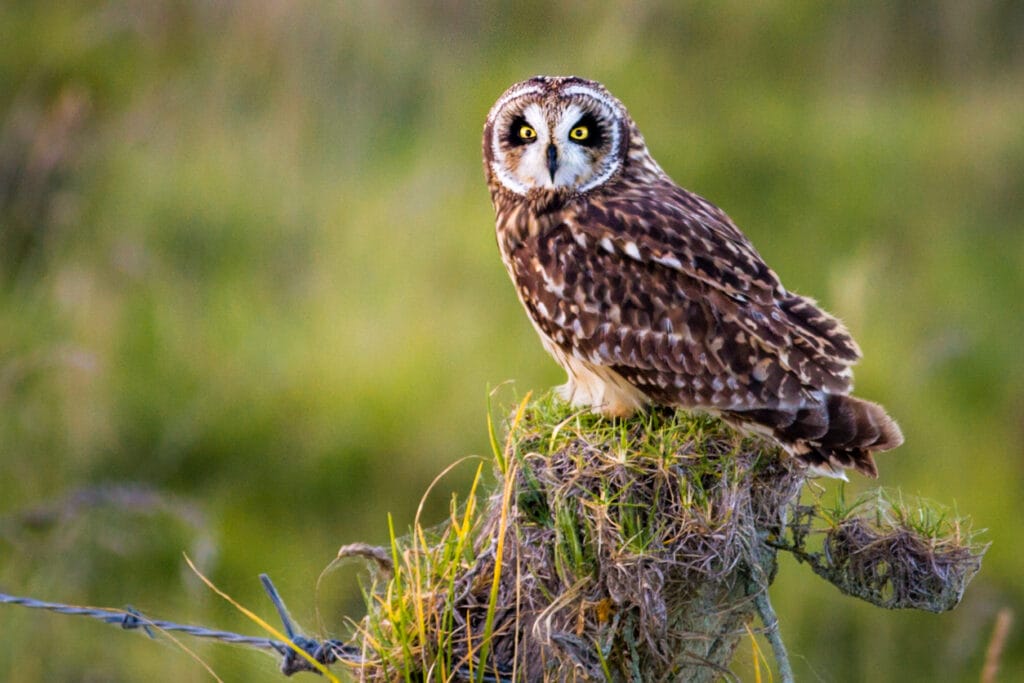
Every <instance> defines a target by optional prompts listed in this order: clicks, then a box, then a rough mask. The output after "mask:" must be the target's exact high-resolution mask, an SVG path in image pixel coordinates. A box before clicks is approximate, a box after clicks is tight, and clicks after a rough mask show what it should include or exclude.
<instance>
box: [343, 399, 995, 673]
mask: <svg viewBox="0 0 1024 683" xmlns="http://www.w3.org/2000/svg"><path fill="white" fill-rule="evenodd" d="M506 428H507V437H506V441H505V445H504V446H503V447H497V439H494V441H495V445H496V450H495V456H496V471H497V478H498V481H497V486H496V487H495V489H494V493H493V494H492V495H490V496H489V497H486V498H485V497H483V496H481V494H480V493H479V488H478V484H474V487H473V490H472V491H471V492H470V494H469V496H468V498H467V499H466V500H465V501H464V502H463V503H462V505H461V506H459V505H455V504H454V502H453V505H452V509H451V518H450V520H449V521H448V523H446V524H444V525H442V526H441V527H440V528H438V529H435V530H434V531H432V532H428V531H426V530H424V529H423V528H422V527H420V526H419V525H418V524H417V525H416V526H415V528H414V529H413V531H412V533H411V534H410V535H409V536H408V537H406V538H403V539H400V540H398V539H396V540H394V541H393V543H392V547H391V549H390V553H384V552H382V551H381V550H380V549H376V550H375V549H372V548H367V547H366V546H353V547H351V548H348V549H343V550H342V553H341V554H342V555H343V556H366V557H368V558H372V559H374V561H375V566H376V567H377V568H378V569H377V572H376V576H377V579H376V581H375V583H374V585H373V586H372V588H371V590H370V591H369V592H368V597H369V600H368V605H369V609H368V613H367V615H366V617H365V618H363V620H362V621H360V622H359V623H358V628H357V632H356V639H357V640H358V641H360V642H361V643H362V647H363V650H364V652H363V656H364V663H363V665H362V666H360V667H359V668H358V669H357V670H356V671H355V673H356V675H357V677H359V678H361V679H365V680H431V681H435V680H437V681H443V680H478V681H482V680H489V681H496V680H502V681H504V680H524V681H541V680H551V681H562V680H597V681H600V680H607V681H679V680H685V681H712V680H718V679H720V678H722V677H723V676H725V677H726V678H729V673H728V672H729V666H730V663H731V661H732V658H733V653H734V651H735V649H736V647H737V645H738V644H739V643H740V642H741V641H742V640H743V639H744V638H746V637H748V635H747V634H748V633H749V631H748V628H749V627H751V626H752V625H753V626H754V627H755V628H758V626H756V625H755V618H756V617H758V619H757V623H759V624H760V626H759V627H760V628H762V629H763V632H764V633H765V635H766V637H767V639H768V641H769V642H770V643H771V645H772V649H773V651H774V652H775V655H776V662H777V666H778V669H779V673H780V675H781V677H782V679H783V680H792V673H791V671H790V668H789V664H788V660H787V657H786V654H785V648H784V647H783V645H782V640H781V637H780V636H779V630H778V623H777V620H776V618H775V615H774V613H773V611H772V609H771V604H770V602H769V601H768V593H767V591H768V587H769V585H770V584H771V583H772V580H773V579H774V577H775V572H776V569H777V564H776V556H777V553H778V552H779V551H780V550H781V551H788V552H792V553H793V554H794V555H795V556H796V557H797V558H798V559H800V560H802V561H804V562H807V563H809V564H810V566H811V567H812V569H813V570H814V571H815V573H817V574H818V575H819V576H821V577H823V578H825V579H826V580H828V581H830V582H832V583H833V584H835V585H837V586H838V587H839V588H840V589H841V590H843V591H844V592H846V593H849V594H850V595H854V596H857V597H860V598H863V599H865V600H868V601H871V602H873V603H875V604H878V605H880V606H883V607H890V608H895V607H913V608H918V609H927V610H932V611H942V610H946V609H951V608H952V607H954V606H955V605H956V604H957V602H959V600H960V597H961V596H962V594H963V590H964V587H965V586H966V583H967V582H968V581H969V579H970V578H971V576H973V574H974V573H975V572H976V571H977V570H978V568H979V566H980V562H981V555H982V553H983V551H984V548H983V547H982V546H979V545H978V544H976V543H973V542H972V538H971V534H970V532H969V530H968V529H966V528H965V527H964V525H963V522H962V521H961V520H959V519H956V518H954V517H949V516H941V515H938V514H937V513H935V512H932V511H931V510H930V509H929V508H927V507H925V506H923V505H919V504H916V503H915V504H913V505H908V504H906V503H904V502H903V501H902V500H893V499H892V498H891V497H889V498H887V497H886V496H884V495H882V494H878V495H874V496H872V497H870V498H864V499H861V500H859V501H857V502H856V503H855V504H851V505H846V504H845V503H842V502H841V503H840V504H838V505H836V506H832V507H831V508H828V509H826V508H825V507H824V506H823V505H822V504H821V502H820V501H818V500H816V499H815V500H814V501H813V502H812V503H811V504H801V501H800V498H801V496H800V494H801V491H802V490H803V488H804V484H805V479H804V471H803V470H802V469H801V468H800V467H799V466H797V465H795V464H794V463H793V462H792V461H791V460H789V459H787V458H785V457H784V456H783V455H782V454H781V453H780V451H779V450H778V449H777V448H775V447H774V446H772V445H770V444H768V443H767V442H765V441H762V440H759V439H754V438H742V437H740V436H738V435H737V434H735V433H734V432H733V431H732V430H731V429H729V428H728V427H726V426H725V425H723V424H722V423H721V422H719V421H717V420H714V419H711V418H706V417H693V416H689V415H684V414H667V413H655V414H648V415H645V416H641V417H638V418H635V419H632V420H627V421H606V420H601V419H598V418H595V417H592V416H589V415H583V414H578V413H572V412H570V410H569V409H568V408H567V407H565V406H563V405H561V404H559V403H557V402H554V401H552V400H551V399H541V400H539V401H536V402H533V403H528V402H526V401H524V402H523V404H521V405H520V407H519V409H518V411H516V413H515V415H514V416H513V417H512V419H511V420H510V421H509V424H508V425H507V426H506ZM477 482H479V476H478V478H477ZM812 498H813V496H812Z"/></svg>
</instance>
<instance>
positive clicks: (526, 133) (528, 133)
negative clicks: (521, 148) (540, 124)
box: [519, 126, 537, 140]
mask: <svg viewBox="0 0 1024 683" xmlns="http://www.w3.org/2000/svg"><path fill="white" fill-rule="evenodd" d="M519 137H520V138H521V139H523V140H533V139H534V138H535V137H537V131H535V130H534V129H533V127H532V126H520V127H519Z"/></svg>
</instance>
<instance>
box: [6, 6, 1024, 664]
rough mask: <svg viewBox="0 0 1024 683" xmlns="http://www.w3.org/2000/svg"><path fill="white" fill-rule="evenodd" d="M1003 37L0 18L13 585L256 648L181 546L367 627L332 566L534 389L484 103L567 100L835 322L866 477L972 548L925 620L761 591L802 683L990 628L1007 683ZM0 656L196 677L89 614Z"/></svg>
mask: <svg viewBox="0 0 1024 683" xmlns="http://www.w3.org/2000/svg"><path fill="white" fill-rule="evenodd" d="M1022 36H1024V5H1022V4H1021V3H1018V2H1013V1H1012V0H1006V1H995V0H990V1H978V2H970V3H968V2H960V1H959V0H940V1H937V2H931V3H918V2H910V1H902V0H901V1H897V2H891V1H883V0H869V1H866V2H845V3H819V2H814V1H811V0H796V1H790V2H764V3H749V2H746V1H741V0H725V1H723V2H716V3H704V2H700V3H675V2H651V3H639V2H638V3H623V4H621V5H619V6H617V7H612V6H598V5H595V4H593V3H585V2H578V3H577V2H572V3H563V4H556V3H551V2H525V3H516V4H514V5H513V4H509V3H471V2H462V1H457V0H448V1H447V2H437V3H419V2H399V1H398V0H392V1H383V2H381V1H377V0H338V1H336V2H304V3H293V2H287V1H285V0H276V1H270V2H260V3H246V2H223V1H213V0H137V1H127V0H121V1H107V2H102V1H96V2H63V1H57V0H40V1H35V0H6V1H5V2H3V3H0V591H6V592H9V593H17V594H28V595H34V596H37V597H41V598H46V599H51V600H61V601H68V602H75V603H79V604H99V605H112V606H123V605H126V604H131V605H133V606H135V607H136V608H139V609H140V610H142V611H143V612H145V613H146V614H148V615H150V616H156V617H163V618H167V619H173V620H182V621H191V622H199V623H203V624H206V625H210V626H219V627H223V628H228V629H234V630H241V631H243V632H248V633H254V632H256V628H255V626H254V625H252V624H250V623H249V622H247V621H246V620H245V619H244V617H242V616H241V615H239V614H238V613H237V612H236V611H235V610H234V609H233V608H232V607H230V606H229V605H227V604H226V603H224V602H223V601H222V600H220V599H219V598H217V597H216V596H213V595H212V594H211V593H210V592H209V591H208V590H207V589H206V588H205V587H203V586H202V585H201V584H200V583H199V582H198V581H197V580H196V578H195V577H194V576H193V575H191V573H190V572H189V571H188V570H187V568H186V566H185V563H184V560H183V557H182V553H183V552H187V553H188V554H189V555H190V556H191V557H193V558H194V559H195V561H196V562H197V564H198V565H199V566H200V567H201V568H202V569H203V571H204V572H206V573H207V574H208V575H209V576H210V577H211V578H212V579H213V580H214V581H216V582H217V583H218V585H220V586H221V587H222V588H224V589H225V590H227V591H228V592H230V593H231V594H232V595H234V596H235V597H236V598H238V599H239V600H241V601H242V602H244V603H246V604H248V605H250V606H252V607H255V608H257V609H258V610H259V611H260V612H261V613H262V614H264V615H265V616H268V617H271V616H272V615H273V613H272V611H271V609H270V607H269V605H268V604H267V603H266V601H265V600H264V599H263V597H262V593H261V591H260V587H259V584H258V581H257V579H256V576H257V574H258V573H260V572H268V573H269V574H270V575H271V576H272V577H273V578H274V579H275V581H276V583H277V585H278V587H279V589H280V590H281V591H282V593H283V594H284V596H285V598H286V599H287V601H288V603H289V605H290V607H291V609H292V611H293V612H294V614H295V616H296V617H297V618H298V620H299V621H300V623H302V625H303V626H304V627H305V628H306V629H307V630H309V631H310V632H313V633H315V634H320V635H332V636H339V635H344V634H345V633H346V622H345V618H344V617H345V615H349V616H351V617H355V618H358V617H359V616H360V615H361V613H362V609H363V607H362V600H361V598H360V595H359V591H358V584H357V578H358V577H357V574H358V572H357V571H356V569H355V568H352V567H342V568H340V569H337V570H333V571H327V572H324V570H325V568H327V567H328V565H330V563H331V560H332V558H333V557H334V553H335V551H336V549H337V548H338V546H340V545H342V544H345V543H350V542H354V541H367V542H371V543H385V542H386V541H387V528H388V527H387V523H388V522H387V520H388V514H390V515H391V516H392V518H393V519H394V521H395V526H396V528H398V529H399V531H401V530H403V529H406V528H408V525H409V524H410V523H411V522H412V520H413V516H414V514H415V512H416V508H417V505H418V504H419V501H420V497H421V495H422V493H423V491H424V490H425V489H426V488H427V486H428V485H429V484H430V482H431V481H432V480H433V479H434V478H435V476H436V475H438V474H439V473H440V472H441V470H442V469H443V468H445V467H446V466H447V465H449V464H450V463H452V462H455V461H456V460H458V459H459V458H462V457H464V456H467V455H474V454H477V455H481V454H484V455H485V454H486V453H487V452H488V445H487V433H486V426H485V424H486V415H487V410H488V408H487V404H488V399H487V396H488V388H489V387H492V388H493V387H495V386H498V385H501V384H502V383H504V382H506V381H508V380H513V381H514V386H512V387H511V388H510V387H509V386H504V387H503V388H502V389H501V390H500V391H499V392H498V397H497V398H496V399H495V400H496V401H497V402H498V404H499V405H500V404H501V403H502V402H505V403H506V404H509V403H511V401H512V400H513V399H514V396H515V395H522V394H523V393H525V392H526V391H527V390H531V389H533V390H543V389H545V388H546V387H549V386H550V385H552V384H555V383H558V382H560V381H561V377H560V373H559V371H558V370H557V368H556V366H555V364H554V363H553V362H552V361H551V360H550V359H548V358H547V357H546V356H545V355H544V353H543V351H542V350H541V347H540V344H539V343H538V341H537V339H536V338H535V334H534V332H533V330H532V329H531V327H530V325H529V323H528V322H527V319H526V317H525V315H524V314H523V312H522V311H521V309H520V305H519V303H518V302H517V301H516V299H515V295H514V293H513V290H512V288H511V286H510V285H509V283H508V282H507V280H506V275H505V272H504V269H503V268H502V266H501V262H500V259H499V257H498V253H497V249H496V247H495V244H494V237H493V216H492V210H491V207H490V203H489V201H488V196H487V192H486V188H485V186H484V181H483V178H482V171H481V161H480V142H479V139H480V133H481V128H482V125H483V120H484V117H485V115H486V113H487V110H488V108H489V107H490V105H491V104H492V102H493V101H494V100H495V99H496V98H497V96H498V95H499V94H500V93H501V92H502V91H503V90H504V89H505V88H506V87H507V86H508V85H510V84H511V83H513V82H515V81H518V80H521V79H523V78H526V77H528V76H531V75H534V74H536V73H549V74H568V73H573V74H578V75H582V76H587V77H590V78H595V79H598V80H600V81H602V82H604V83H605V84H606V85H607V86H608V87H609V88H610V89H611V90H612V91H613V92H614V93H615V94H617V95H618V96H619V97H620V99H622V100H623V101H624V102H625V103H626V104H627V106H628V107H629V108H630V111H631V112H632V114H633V115H634V118H635V119H636V120H637V122H638V123H639V125H640V127H641V129H642V130H643V131H644V133H645V136H646V138H647V140H648V143H649V144H650V146H651V148H652V151H653V153H654V155H655V157H656V158H657V159H658V160H659V162H660V163H661V164H662V166H664V168H665V169H666V170H667V171H668V172H669V173H670V174H671V175H672V176H673V177H674V178H675V179H676V180H677V181H678V182H680V183H681V184H683V185H685V186H687V187H689V188H691V189H694V190H696V191H698V192H700V193H701V194H703V195H705V196H707V197H708V198H710V199H711V200H712V201H715V202H716V203H718V204H719V205H721V206H723V207H724V208H725V209H726V210H727V211H729V213H730V214H731V215H732V216H733V218H734V219H735V220H736V221H737V222H738V224H739V225H740V226H741V227H742V228H743V229H744V230H745V231H746V232H747V234H748V235H750V237H751V238H752V239H753V241H754V243H755V244H756V245H757V246H758V248H759V250H760V251H761V253H762V254H763V255H764V257H765V258H766V260H767V261H768V262H769V263H770V264H771V265H772V266H773V267H774V268H775V269H776V270H777V271H778V272H779V273H780V275H781V276H782V278H783V280H784V281H785V283H786V284H787V286H788V287H790V288H791V289H794V290H796V291H799V292H802V293H806V294H811V295H814V296H816V297H817V298H818V299H819V300H820V301H821V302H822V303H823V304H824V305H825V306H826V307H827V308H828V309H829V310H831V311H833V312H835V313H836V314H838V315H840V316H841V317H843V318H844V319H845V320H846V321H847V323H848V324H849V326H850V328H851V329H852V331H853V332H854V334H855V336H856V337H857V339H858V340H859V341H860V343H861V345H862V347H863V349H864V352H865V359H864V361H863V362H862V363H861V365H860V366H859V368H858V373H857V380H858V393H859V394H861V395H863V396H865V397H868V398H872V399H875V400H878V401H881V402H882V403H884V404H885V405H886V406H887V407H888V408H889V409H890V411H891V412H892V414H893V415H895V416H897V417H898V419H899V420H900V422H901V424H902V426H903V429H904V431H905V433H906V437H907V444H906V446H904V447H903V448H901V449H900V450H899V451H897V452H895V453H892V454H888V455H884V456H882V457H881V458H880V466H881V471H882V476H881V483H882V484H885V485H887V486H893V487H897V486H898V487H901V488H902V490H904V491H905V492H908V493H911V494H919V495H923V496H925V497H928V498H931V499H935V500H937V501H940V502H944V503H947V504H950V505H955V506H956V508H957V509H958V510H959V512H960V513H963V514H969V515H971V516H972V517H973V519H974V524H975V527H976V528H984V529H987V532H986V533H985V535H984V536H983V538H985V539H986V540H988V541H991V542H992V548H991V550H990V552H989V553H988V555H987V557H986V559H985V564H984V567H983V569H982V572H981V573H980V575H979V576H978V577H977V579H976V580H975V582H974V583H973V584H972V585H971V586H970V588H969V590H968V593H967V595H966V598H965V599H964V601H963V603H962V605H961V606H960V607H959V608H958V609H957V610H956V611H954V612H952V613H948V614H944V615H939V616H936V615H928V614H915V613H897V612H883V611H881V610H878V609H876V608H873V607H870V606H868V605H866V604H862V603H860V602H858V601H856V600H853V599H851V598H846V597H843V596H841V595H839V594H838V593H837V592H836V590H835V589H834V588H832V587H831V586H829V585H827V584H825V583H824V582H822V581H819V580H818V579H817V578H816V577H814V576H813V575H812V574H811V573H810V571H809V570H808V569H807V568H806V567H802V566H799V565H796V564H795V563H793V562H784V563H783V565H782V567H781V571H780V576H779V578H778V581H777V584H776V586H775V587H774V588H773V596H774V600H775V604H776V607H777V609H778V612H779V615H780V618H781V622H782V631H783V635H784V637H785V639H786V640H787V644H788V645H789V648H790V651H791V655H792V656H793V658H794V665H795V668H796V673H797V678H798V680H801V681H837V682H839V681H868V680H871V681H897V680H898V681H934V680H942V681H974V680H977V679H978V677H979V675H980V672H981V669H982V662H983V659H984V651H985V648H986V644H987V643H988V641H989V639H990V636H991V632H992V628H993V624H994V622H995V618H996V614H997V613H998V612H999V611H1000V610H1001V609H1010V610H1013V611H1014V613H1015V615H1016V621H1017V625H1016V627H1015V628H1014V629H1013V630H1011V632H1010V637H1009V640H1008V641H1007V643H1006V650H1005V652H1004V655H1003V678H1002V680H1006V681H1011V680H1024V638H1022V635H1021V634H1022V633H1024V581H1022V578H1021V577H1022V576H1024V550H1022V549H1021V544H1022V538H1024V522H1022V514H1021V510H1022V502H1024V501H1022V498H1024V362H1022V360H1021V357H1022V356H1021V354H1022V351H1021V345H1022V340H1024V304H1022V298H1024V40H1022ZM499 412H500V411H499ZM473 469H474V463H473V462H472V461H470V462H467V463H464V464H462V465H460V466H458V467H456V468H455V469H454V470H453V472H452V473H451V474H449V475H448V476H446V477H445V478H444V479H442V480H441V482H440V483H439V484H438V486H437V487H436V489H435V492H434V493H433V494H432V495H431V496H430V498H429V499H428V500H427V501H426V503H425V507H424V512H423V517H424V522H426V523H436V522H439V521H441V520H442V519H443V518H444V516H445V510H446V508H447V505H448V498H449V496H450V495H451V493H452V492H456V491H461V492H465V490H466V489H467V487H468V482H469V479H470V476H471V474H472V471H473ZM867 485H868V484H867V483H866V482H864V481H860V480H858V481H855V482H853V483H852V484H851V486H850V487H849V488H848V490H847V495H848V496H850V495H852V494H854V493H856V491H858V490H860V489H863V488H865V487H866V486H867ZM322 572H324V573H323V574H321V573H322ZM0 634H2V635H0V679H2V680H5V681H11V682H28V681H41V680H48V681H138V680H151V681H206V680H212V678H211V677H210V675H209V674H208V673H207V672H206V671H205V670H204V669H203V668H202V667H201V666H200V665H199V664H198V663H196V661H194V660H193V659H192V658H191V657H190V656H189V655H188V654H187V653H185V652H184V651H182V650H181V649H180V648H179V647H177V646H176V645H174V644H173V643H170V642H169V641H167V640H166V639H163V640H161V641H158V642H154V641H150V640H148V639H146V638H145V637H144V636H141V635H139V634H131V633H121V632H118V631H117V630H115V629H112V628H111V627H109V626H104V625H101V624H96V623H92V622H87V623H83V621H80V620H73V619H71V618H68V617H60V616H55V615H50V614H44V613H38V612H27V611H25V610H22V609H20V608H16V607H0ZM186 644H187V645H188V646H189V647H191V648H193V650H194V652H195V654H196V655H198V656H199V657H201V658H202V659H203V660H204V661H205V662H206V663H207V664H209V665H210V666H211V667H212V668H213V669H214V670H215V671H216V672H217V673H218V674H219V675H220V676H221V677H222V678H223V679H224V680H226V681H242V680H245V681H272V680H280V675H279V674H278V672H277V668H276V663H275V661H274V660H273V659H272V658H270V657H269V656H266V655H260V654H255V653H253V652H251V651H249V650H244V649H239V648H233V647H229V646H222V645H204V644H202V643H196V642H194V641H186ZM747 649H749V648H744V650H747ZM751 657H752V655H751V654H750V653H749V652H746V651H744V652H741V653H740V656H739V657H738V659H737V663H736V670H737V673H738V675H739V676H740V678H741V679H742V680H754V678H755V673H754V670H753V668H752V664H751Z"/></svg>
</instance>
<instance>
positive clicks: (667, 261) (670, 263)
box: [654, 255, 683, 270]
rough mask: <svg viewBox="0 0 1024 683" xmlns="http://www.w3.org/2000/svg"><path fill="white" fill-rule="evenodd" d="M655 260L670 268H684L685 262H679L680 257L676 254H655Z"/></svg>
mask: <svg viewBox="0 0 1024 683" xmlns="http://www.w3.org/2000/svg"><path fill="white" fill-rule="evenodd" d="M654 262H655V263H660V264H661V265H663V266H667V267H669V268H672V269H673V270H682V269H683V264H682V263H680V262H679V259H677V258H676V257H675V256H672V255H668V256H655V257H654Z"/></svg>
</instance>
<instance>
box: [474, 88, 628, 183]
mask: <svg viewBox="0 0 1024 683" xmlns="http://www.w3.org/2000/svg"><path fill="white" fill-rule="evenodd" d="M631 128H633V126H632V122H631V120H630V118H629V114H628V113H627V112H626V108H625V107H624V106H623V105H622V103H621V102H619V100H617V99H616V98H615V97H614V96H613V95H612V94H611V93H609V92H608V91H607V90H606V89H605V88H604V86H602V85H601V84H600V83H596V82H594V81H588V80H585V79H582V78H577V77H575V76H566V77H552V76H535V77H534V78H531V79H529V80H526V81H522V82H521V83H516V84H515V85H513V86H512V87H511V88H509V89H508V90H506V91H505V93H504V94H503V95H502V96H501V97H500V98H498V101H497V102H496V103H495V104H494V106H493V107H492V108H491V111H490V113H489V114H488V116H487V124H486V125H485V126H484V140H483V147H484V165H485V167H486V172H487V176H488V180H489V181H490V184H491V187H492V188H496V187H497V186H500V187H503V188H504V189H506V190H508V191H510V192H512V193H514V194H517V195H524V196H525V195H529V194H534V193H537V192H558V193H563V194H577V193H583V192H588V191H590V190H592V189H594V188H596V187H598V186H600V185H602V184H604V183H606V182H608V181H609V180H610V179H612V178H613V177H615V175H616V174H617V173H619V172H620V171H621V169H622V167H623V164H624V162H625V160H626V156H627V155H626V152H627V149H628V146H629V139H630V130H631Z"/></svg>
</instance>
